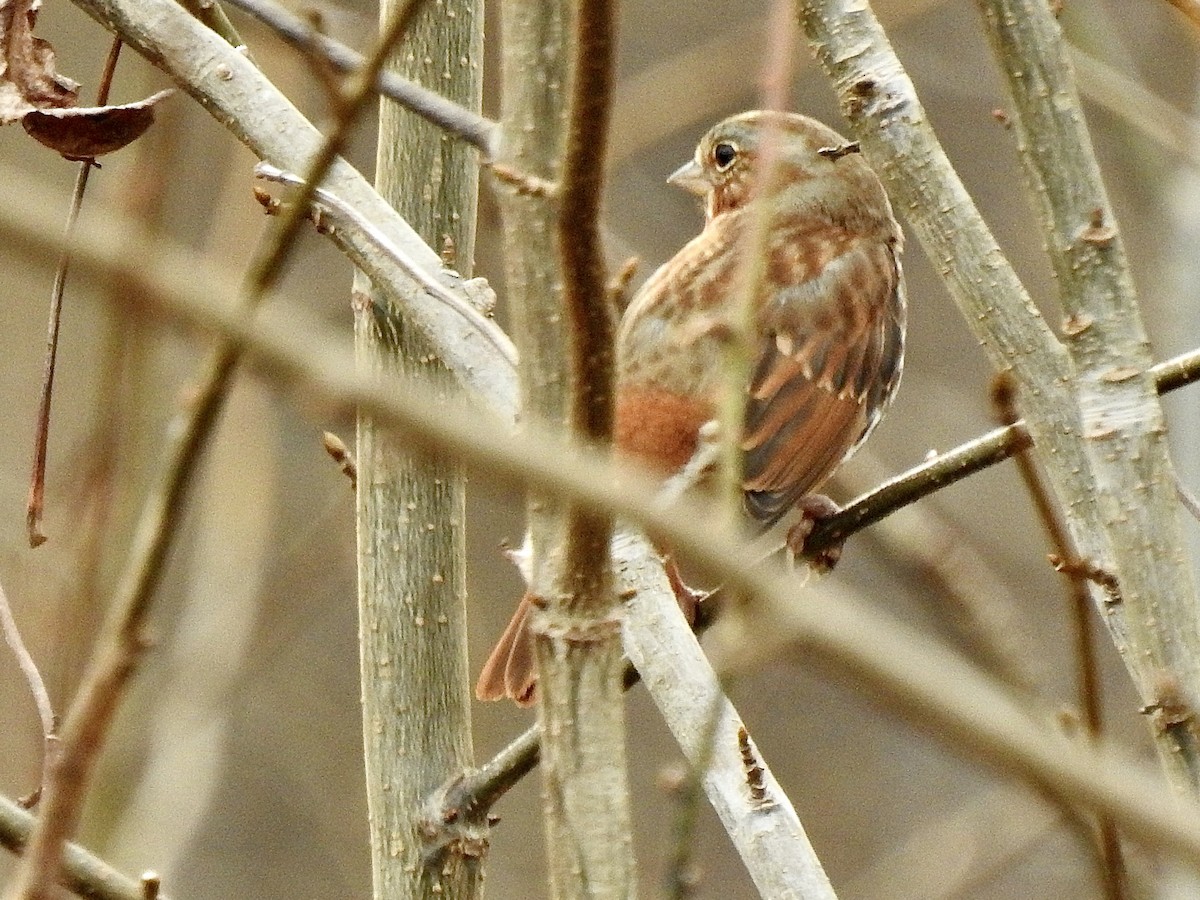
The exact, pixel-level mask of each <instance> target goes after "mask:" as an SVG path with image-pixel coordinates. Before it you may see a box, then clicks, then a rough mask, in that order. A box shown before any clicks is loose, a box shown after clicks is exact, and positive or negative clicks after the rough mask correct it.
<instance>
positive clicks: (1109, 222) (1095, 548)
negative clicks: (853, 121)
mask: <svg viewBox="0 0 1200 900" xmlns="http://www.w3.org/2000/svg"><path fill="white" fill-rule="evenodd" d="M978 2H979V6H980V8H981V10H982V11H983V13H984V16H983V18H984V23H985V30H986V31H987V33H988V37H989V39H990V40H991V43H992V47H993V50H994V51H995V54H996V57H997V60H998V61H999V63H1000V66H1001V68H1002V70H1003V72H1004V75H1005V77H1006V80H1007V83H1008V87H1009V90H1010V92H1011V94H1012V96H1013V110H1012V111H1013V124H1014V126H1015V131H1016V134H1017V137H1018V150H1019V151H1020V156H1021V160H1022V163H1023V165H1024V168H1025V173H1026V176H1027V178H1028V181H1029V189H1030V193H1031V195H1032V197H1033V198H1034V205H1035V207H1036V209H1037V211H1038V215H1039V218H1040V219H1041V224H1042V230H1043V232H1044V233H1045V235H1046V238H1047V241H1046V243H1047V247H1048V252H1049V255H1050V262H1051V264H1052V265H1053V267H1054V272H1055V275H1056V276H1057V283H1058V286H1059V297H1060V301H1061V303H1062V307H1063V312H1064V315H1065V317H1066V319H1065V322H1064V326H1063V330H1064V333H1065V337H1064V340H1065V343H1066V347H1067V351H1068V353H1069V355H1070V360H1071V363H1072V367H1073V370H1074V371H1073V373H1072V377H1071V379H1070V381H1069V382H1068V384H1067V388H1068V396H1067V397H1065V398H1063V399H1062V402H1063V404H1064V408H1066V409H1072V410H1077V411H1078V416H1079V426H1080V430H1079V431H1078V432H1077V435H1076V436H1074V437H1073V442H1074V443H1076V444H1077V445H1078V447H1079V449H1080V450H1082V451H1083V452H1084V454H1085V457H1086V459H1087V461H1088V463H1089V469H1090V473H1091V480H1092V485H1091V489H1090V491H1089V499H1092V500H1093V503H1094V505H1095V507H1096V510H1095V513H1094V514H1092V515H1086V514H1085V515H1084V516H1082V517H1079V516H1076V515H1073V514H1072V515H1070V516H1069V517H1068V521H1070V522H1071V524H1073V525H1074V531H1075V534H1074V537H1075V539H1076V541H1077V542H1078V543H1079V544H1080V548H1081V550H1082V552H1083V553H1084V555H1085V556H1087V557H1089V558H1090V561H1091V562H1093V563H1099V564H1100V565H1102V566H1103V567H1105V568H1106V569H1108V570H1109V571H1111V572H1112V574H1113V575H1115V576H1116V578H1117V580H1118V581H1119V582H1120V588H1121V595H1122V597H1123V603H1122V604H1121V607H1122V613H1123V626H1124V629H1123V630H1124V631H1125V632H1126V633H1127V634H1126V636H1127V640H1128V644H1129V647H1128V652H1126V653H1125V654H1124V660H1125V665H1126V667H1127V668H1128V669H1129V671H1130V674H1131V675H1132V676H1133V680H1134V683H1135V685H1136V686H1137V689H1138V692H1139V693H1140V695H1141V697H1142V701H1143V703H1144V704H1146V705H1152V704H1156V703H1160V702H1161V701H1162V700H1163V699H1164V698H1163V697H1162V696H1161V695H1160V692H1162V691H1163V690H1164V688H1163V687H1162V686H1163V684H1164V683H1171V684H1174V685H1177V688H1176V689H1174V691H1173V693H1175V694H1176V695H1178V699H1179V701H1180V702H1181V704H1182V705H1180V703H1175V704H1174V709H1173V712H1172V714H1171V716H1170V719H1171V721H1169V722H1168V721H1167V720H1166V719H1165V718H1161V719H1158V720H1156V721H1153V722H1152V725H1153V727H1154V733H1155V735H1156V737H1157V740H1156V742H1155V743H1156V746H1157V748H1158V750H1159V755H1160V758H1161V760H1162V762H1163V765H1164V766H1165V767H1166V769H1167V771H1168V772H1169V773H1170V776H1171V777H1172V779H1174V780H1175V781H1176V783H1177V784H1178V786H1179V787H1180V788H1181V789H1187V790H1190V791H1191V792H1193V793H1197V792H1200V721H1198V720H1197V716H1196V704H1197V702H1200V597H1198V596H1197V593H1196V585H1195V583H1194V580H1193V575H1192V567H1191V563H1190V561H1189V560H1188V556H1187V552H1186V546H1185V544H1184V539H1183V532H1182V528H1181V526H1180V521H1179V516H1178V515H1176V510H1177V504H1176V499H1175V488H1174V477H1173V473H1172V469H1171V463H1170V460H1169V458H1168V454H1167V440H1166V425H1165V419H1164V415H1163V410H1162V406H1161V405H1160V404H1159V402H1158V397H1157V392H1156V390H1155V384H1154V377H1153V373H1152V372H1151V371H1150V369H1151V357H1150V342H1149V340H1148V338H1147V336H1146V329H1145V327H1144V325H1143V323H1142V319H1141V314H1140V311H1139V309H1138V301H1137V292H1136V290H1135V288H1134V285H1133V279H1132V277H1131V276H1130V273H1129V263H1128V260H1127V259H1126V256H1125V250H1124V245H1123V242H1122V240H1121V235H1120V233H1119V231H1118V229H1117V227H1116V221H1115V218H1114V213H1113V210H1112V207H1111V205H1110V203H1109V201H1108V197H1107V194H1106V191H1105V188H1104V182H1103V180H1102V178H1101V175H1100V167H1099V164H1098V163H1097V161H1096V157H1095V153H1094V152H1093V150H1092V144H1091V137H1090V135H1089V133H1088V130H1087V125H1086V123H1085V122H1084V119H1083V112H1082V109H1081V106H1080V101H1079V95H1078V91H1077V90H1076V89H1075V80H1074V74H1073V73H1072V71H1071V65H1070V62H1069V60H1068V57H1067V52H1066V46H1065V44H1064V42H1063V39H1062V32H1061V29H1060V28H1059V25H1058V22H1057V20H1056V19H1055V18H1054V15H1053V13H1052V12H1051V10H1050V7H1049V6H1048V5H1047V4H1046V3H1045V2H1044V0H978ZM1035 387H1042V386H1041V385H1025V386H1023V389H1022V391H1021V394H1020V397H1021V399H1022V401H1024V398H1025V395H1026V392H1027V391H1028V390H1031V389H1034V388H1035ZM1066 404H1069V406H1067V405H1066ZM1047 456H1048V454H1042V457H1041V458H1042V463H1043V465H1050V463H1049V462H1048V460H1047ZM1051 477H1052V478H1053V475H1051ZM1067 487H1068V486H1067V485H1066V484H1063V483H1062V482H1061V481H1060V484H1059V485H1058V488H1057V493H1058V501H1059V503H1060V505H1061V507H1062V509H1064V510H1070V511H1073V510H1074V505H1075V503H1076V502H1077V501H1078V500H1080V499H1082V498H1081V497H1080V495H1078V494H1077V493H1075V492H1073V491H1071V490H1068V489H1066V488H1067ZM1090 505H1091V504H1089V506H1090ZM1085 512H1086V511H1085ZM1071 520H1074V521H1071ZM1085 541H1086V543H1085ZM1105 543H1107V548H1105V547H1104V544H1105ZM1098 606H1099V608H1100V609H1102V610H1107V609H1109V608H1111V607H1112V606H1113V604H1111V603H1105V602H1103V600H1101V602H1100V603H1099V604H1098Z"/></svg>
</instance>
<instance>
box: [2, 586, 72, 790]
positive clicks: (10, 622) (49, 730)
mask: <svg viewBox="0 0 1200 900" xmlns="http://www.w3.org/2000/svg"><path fill="white" fill-rule="evenodd" d="M0 631H3V632H4V640H5V643H7V644H8V647H9V649H10V650H12V653H13V656H15V657H16V658H17V665H18V666H19V667H20V669H21V674H22V675H24V676H25V683H26V684H27V685H28V686H29V693H30V695H31V696H32V697H33V703H34V706H35V707H36V708H37V712H38V719H39V720H40V721H41V723H42V781H41V784H43V785H44V784H45V783H46V778H47V774H46V773H47V772H48V770H49V768H50V759H51V757H52V756H53V755H54V753H55V744H56V743H57V740H58V739H57V737H56V736H55V732H56V731H57V723H56V722H55V719H54V705H53V704H52V703H51V702H50V692H49V691H47V690H46V682H45V681H44V680H42V673H41V672H40V671H38V667H37V663H36V662H34V660H33V655H32V654H31V653H30V652H29V648H27V647H26V646H25V641H24V640H23V639H22V638H21V629H19V628H18V627H17V620H16V619H15V618H13V612H12V606H11V605H10V604H9V602H8V595H7V594H6V593H4V586H3V585H0ZM38 789H39V791H40V790H41V787H40V786H39V788H38Z"/></svg>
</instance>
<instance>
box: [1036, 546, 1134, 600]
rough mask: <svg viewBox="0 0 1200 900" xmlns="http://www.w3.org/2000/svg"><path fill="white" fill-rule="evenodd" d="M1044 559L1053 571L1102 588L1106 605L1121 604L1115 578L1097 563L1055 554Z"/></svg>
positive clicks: (1119, 591) (1118, 586)
mask: <svg viewBox="0 0 1200 900" xmlns="http://www.w3.org/2000/svg"><path fill="white" fill-rule="evenodd" d="M1046 558H1047V559H1048V560H1049V561H1050V565H1052V566H1054V571H1056V572H1062V573H1063V574H1064V575H1069V576H1070V577H1072V578H1083V579H1086V580H1088V581H1091V582H1093V583H1094V584H1098V585H1100V587H1102V588H1104V591H1105V593H1106V594H1107V596H1106V597H1105V600H1104V602H1105V603H1107V604H1108V605H1110V606H1115V605H1117V604H1118V603H1120V602H1121V585H1120V584H1119V583H1118V582H1117V578H1116V576H1115V575H1113V573H1112V572H1110V571H1108V570H1107V569H1105V568H1103V567H1102V566H1100V565H1099V564H1098V563H1095V562H1092V561H1091V560H1089V559H1080V558H1078V557H1076V558H1074V559H1067V558H1065V557H1062V556H1059V555H1058V554H1057V553H1050V554H1047V556H1046Z"/></svg>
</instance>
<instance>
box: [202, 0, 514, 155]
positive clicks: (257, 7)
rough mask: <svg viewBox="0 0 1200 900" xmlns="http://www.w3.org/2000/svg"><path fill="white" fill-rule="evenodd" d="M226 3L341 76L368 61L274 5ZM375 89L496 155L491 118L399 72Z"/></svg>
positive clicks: (382, 76) (385, 75)
mask: <svg viewBox="0 0 1200 900" xmlns="http://www.w3.org/2000/svg"><path fill="white" fill-rule="evenodd" d="M224 2H225V3H226V5H228V6H232V7H235V8H237V9H240V10H242V12H245V13H248V14H249V15H251V16H253V17H254V18H256V19H258V20H259V21H260V22H262V23H263V24H264V25H266V26H267V27H269V28H270V29H271V30H272V31H274V32H275V33H276V34H277V35H279V37H280V38H282V39H283V41H284V42H285V43H287V44H289V45H290V46H292V47H295V48H296V49H297V50H301V51H303V52H305V53H309V54H315V55H317V56H319V57H320V58H321V59H323V60H325V61H326V62H328V63H329V64H330V65H331V66H332V67H333V68H334V70H335V71H338V72H341V73H342V74H343V75H349V74H351V73H353V72H355V71H357V70H358V69H360V68H362V65H363V63H364V62H365V57H364V56H363V55H362V54H361V53H359V52H358V51H356V50H352V49H351V48H349V47H347V46H346V45H345V44H342V43H339V42H338V41H335V40H334V39H333V38H331V37H328V36H326V35H323V34H321V33H319V32H318V31H316V30H315V29H314V28H313V27H312V26H311V25H310V24H309V23H308V22H306V21H304V20H303V19H301V18H300V17H299V16H295V15H292V13H290V12H288V11H287V10H286V9H284V8H283V7H282V6H280V5H279V4H278V3H274V2H272V0H224ZM374 89H375V90H376V91H378V92H379V93H380V94H382V95H383V96H385V97H387V98H389V99H391V100H395V101H396V102H397V103H399V104H400V105H401V106H403V107H404V108H405V109H408V110H411V111H412V112H414V113H416V114H417V115H419V116H421V117H422V118H424V119H426V120H427V121H429V122H432V123H433V124H434V125H437V126H438V127H439V128H441V129H442V130H443V131H445V132H446V133H447V134H449V135H453V136H454V137H457V138H461V139H462V140H464V141H466V142H467V143H468V144H470V145H471V146H472V147H474V148H475V149H476V150H478V151H479V152H480V153H482V154H483V157H484V159H485V160H490V159H491V158H492V157H493V156H494V155H495V153H496V145H497V142H498V140H499V130H500V129H499V126H498V125H497V124H496V123H495V122H493V121H492V120H491V119H488V118H486V117H484V116H481V115H480V114H479V113H478V112H476V111H474V110H471V109H468V108H467V107H466V106H463V105H461V104H458V103H455V102H454V101H453V100H449V99H447V98H446V97H444V96H442V95H441V94H439V93H437V92H435V91H431V90H429V89H428V88H425V87H422V86H421V85H420V84H418V83H417V82H415V81H410V80H409V79H407V78H403V77H401V76H400V75H398V74H397V73H395V72H389V71H383V72H380V73H379V74H378V76H377V77H376V79H375V83H374Z"/></svg>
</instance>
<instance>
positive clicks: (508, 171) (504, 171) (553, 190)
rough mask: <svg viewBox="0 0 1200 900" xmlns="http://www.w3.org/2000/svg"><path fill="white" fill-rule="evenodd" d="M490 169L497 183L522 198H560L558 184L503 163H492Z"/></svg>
mask: <svg viewBox="0 0 1200 900" xmlns="http://www.w3.org/2000/svg"><path fill="white" fill-rule="evenodd" d="M490 168H491V170H492V174H493V175H495V176H496V180H497V181H499V182H500V183H501V184H504V185H507V186H508V187H510V188H512V189H513V193H515V194H517V195H518V196H520V197H542V198H545V199H551V200H552V199H554V198H556V197H557V196H558V183H557V182H554V181H550V180H548V179H546V178H539V177H538V176H537V175H531V174H530V173H528V172H522V171H521V170H520V169H514V168H513V167H512V166H506V165H504V164H503V163H492V164H491V166H490Z"/></svg>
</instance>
